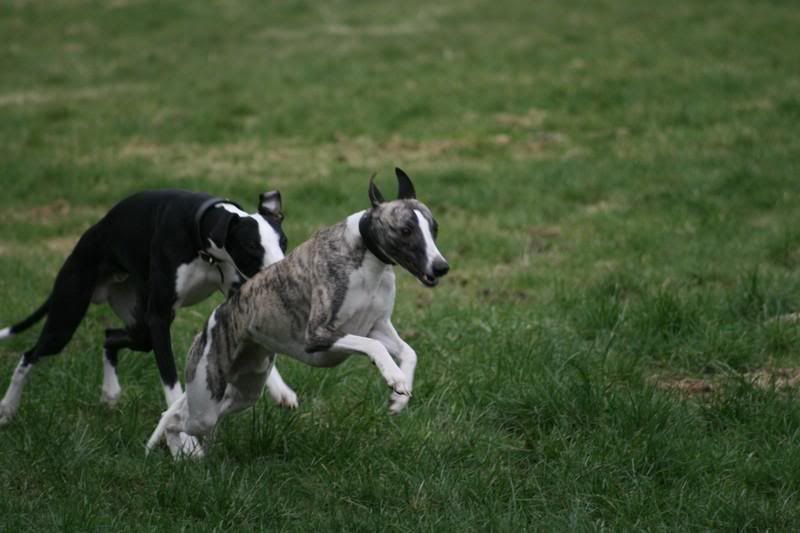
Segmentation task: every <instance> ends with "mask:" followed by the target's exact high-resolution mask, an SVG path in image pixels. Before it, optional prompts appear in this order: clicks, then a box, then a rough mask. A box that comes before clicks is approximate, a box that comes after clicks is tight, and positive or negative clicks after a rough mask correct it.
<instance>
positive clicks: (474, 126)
mask: <svg viewBox="0 0 800 533" xmlns="http://www.w3.org/2000/svg"><path fill="white" fill-rule="evenodd" d="M799 27H800V6H799V5H798V4H797V2H793V1H781V0H774V1H764V2H750V1H746V0H726V1H713V0H712V1H708V2H698V1H692V0H677V1H674V2H667V3H658V2H648V1H644V2H643V1H637V0H617V1H611V0H606V1H597V2H580V1H573V0H567V1H555V0H543V1H529V0H508V1H505V2H490V1H481V0H464V1H459V0H442V1H438V2H427V1H418V0H410V1H407V2H392V3H378V2H353V1H336V0H334V1H332V2H306V1H295V0H291V1H286V2H258V1H236V2H234V1H223V0H219V1H208V2H179V1H171V0H169V1H148V0H141V1H139V0H107V1H82V0H69V1H67V0H52V1H48V2H33V1H26V0H8V1H6V2H4V3H3V5H2V6H0V301H2V306H1V307H0V327H4V326H6V325H8V324H11V323H13V322H15V321H17V320H20V319H22V318H24V317H25V316H27V314H28V313H30V312H31V311H32V310H34V309H35V308H36V307H37V306H38V305H39V304H40V303H41V302H42V301H43V300H44V299H45V298H46V296H47V294H48V291H49V289H50V286H51V283H52V280H53V278H54V276H55V274H56V272H57V270H58V268H59V266H60V265H61V264H62V262H63V260H64V258H65V257H66V255H67V254H68V253H69V251H70V250H71V248H72V246H73V245H74V243H75V241H76V240H77V238H78V237H79V235H80V234H81V233H82V232H83V231H84V230H85V229H86V228H88V227H89V226H90V225H91V224H92V223H93V222H95V221H96V220H98V219H99V218H100V217H101V216H102V215H103V213H104V212H105V211H106V210H107V209H108V208H109V207H110V206H111V205H113V204H114V202H116V201H117V200H118V199H120V198H122V197H124V196H125V195H127V194H129V193H132V192H134V191H137V190H140V189H144V188H158V187H180V188H189V189H196V190H202V191H208V192H211V193H213V194H216V195H220V196H227V197H229V198H232V199H234V200H236V201H238V202H240V203H241V204H242V205H243V206H246V207H248V208H249V209H251V210H252V209H254V208H255V204H256V200H257V197H258V194H259V193H260V192H263V191H265V190H269V189H279V190H280V191H281V192H282V194H283V199H284V207H285V212H286V217H287V218H286V221H285V224H284V229H285V231H286V233H287V235H288V237H289V240H290V247H292V246H295V245H297V244H298V243H300V242H302V241H303V240H305V239H306V238H307V237H308V236H309V235H310V234H311V233H312V232H313V231H314V230H315V229H317V228H319V227H322V226H324V225H328V224H332V223H335V222H337V221H339V220H342V219H343V218H344V217H345V216H347V215H348V214H350V213H352V212H355V211H357V210H360V209H364V208H366V207H367V206H368V199H367V182H368V178H369V175H370V174H371V173H372V172H375V171H377V172H378V173H379V174H378V183H379V184H380V186H381V188H382V189H383V191H384V193H385V194H386V195H387V196H393V193H394V190H395V182H394V178H393V175H392V174H393V173H392V169H393V167H394V166H400V167H402V168H404V169H405V170H406V171H407V172H408V173H409V174H410V175H411V176H412V177H413V178H414V180H415V184H416V187H417V192H418V195H419V197H420V199H422V200H423V201H424V202H426V203H427V204H428V205H429V206H430V207H431V209H432V210H433V212H434V214H435V215H436V216H437V218H438V220H439V224H440V237H439V245H440V249H441V250H442V252H443V253H444V254H445V255H446V256H447V258H448V260H449V261H450V263H451V266H452V270H451V274H450V275H449V276H448V277H447V278H446V279H445V280H443V283H442V284H441V285H440V286H439V287H437V288H436V289H434V290H427V289H425V288H423V287H422V286H421V285H420V284H419V283H418V282H416V281H415V280H414V279H413V278H412V277H411V276H410V275H408V274H407V273H398V279H399V286H398V302H397V307H396V310H395V324H396V325H397V327H398V330H399V331H400V333H401V334H402V335H403V336H404V337H405V338H406V339H407V340H408V341H409V343H411V344H412V345H413V346H414V347H415V348H416V350H417V353H418V355H419V366H418V371H417V379H416V383H415V390H414V397H413V399H412V401H411V403H410V406H409V408H408V409H407V411H405V412H404V413H402V414H401V415H400V416H397V417H390V416H388V415H387V399H388V390H387V388H386V386H385V384H384V383H383V380H382V379H381V378H380V376H379V374H378V373H377V372H376V370H375V369H374V368H373V367H372V366H371V365H370V364H368V362H367V361H366V360H365V359H364V358H359V357H353V358H351V359H350V360H349V361H347V362H346V363H345V364H343V365H341V366H340V367H338V368H335V369H330V370H320V369H312V368H309V367H306V366H304V365H302V364H300V363H297V362H295V361H292V360H289V359H286V358H279V366H280V368H281V370H282V372H283V374H284V377H285V379H286V381H287V382H288V383H290V384H291V385H292V386H293V387H294V389H295V390H296V391H297V392H298V394H299V396H300V402H301V403H300V407H299V409H297V410H296V411H294V412H287V411H284V410H282V409H280V408H277V407H276V406H274V405H273V404H272V403H271V402H270V401H269V399H268V398H264V399H262V400H261V401H260V402H259V403H258V404H257V405H256V406H255V408H253V409H251V410H248V411H246V412H243V413H241V414H239V415H237V416H233V417H230V418H228V419H226V420H225V421H224V422H223V423H222V424H221V425H220V427H219V428H218V431H217V435H216V439H215V442H214V443H213V446H212V447H211V451H210V454H209V456H208V457H207V458H206V459H205V460H203V461H202V462H173V461H172V460H171V459H170V458H169V454H168V452H167V450H166V449H164V448H162V449H159V450H158V451H157V452H156V453H154V454H152V455H151V456H149V457H145V454H144V443H145V440H146V439H147V437H148V435H149V434H150V432H151V431H152V429H153V428H154V426H155V424H156V422H157V421H158V418H159V415H160V413H161V411H162V409H163V398H162V394H161V387H160V385H159V382H158V377H157V372H156V369H155V364H154V362H153V357H152V355H145V354H138V353H127V352H126V353H123V354H122V355H121V361H120V379H121V382H122V386H123V395H122V399H121V401H120V404H119V405H118V407H117V408H116V409H114V410H110V409H108V408H106V407H105V406H103V405H102V404H101V403H100V401H99V398H100V383H101V374H102V359H101V347H102V331H103V329H104V328H106V327H112V326H113V325H115V324H116V323H117V322H116V319H115V318H114V317H113V315H112V314H111V313H110V312H109V311H108V309H106V308H92V310H91V311H90V313H89V315H88V316H87V318H86V320H85V321H84V322H83V325H82V326H81V328H80V329H79V330H78V332H77V333H76V335H75V337H74V338H73V340H72V342H71V343H70V344H69V346H68V347H67V349H66V350H65V352H64V353H63V354H62V355H61V356H58V357H55V358H52V359H49V360H46V361H44V362H42V363H41V364H40V365H38V366H37V368H36V369H35V371H34V372H33V374H32V375H31V379H30V381H29V384H28V387H27V388H26V390H25V394H24V396H23V401H22V405H21V408H20V411H19V414H18V416H17V418H16V419H15V420H14V421H13V422H12V423H11V424H9V425H8V426H6V427H4V428H2V429H0V531H9V532H10V531H160V530H169V531H254V530H264V531H266V530H269V531H435V532H440V531H514V532H515V531H525V530H530V531H568V530H570V531H571V530H577V531H591V530H602V529H608V530H617V531H624V530H662V531H682V530H709V529H712V530H747V529H749V530H761V531H764V530H773V531H786V530H796V529H797V528H798V526H800V492H798V491H799V488H800V397H798V389H797V387H796V384H797V382H798V381H800V371H798V370H796V369H798V368H800V315H797V314H795V313H798V312H800V126H799V124H800V68H798V67H800V63H799V62H798V58H800V32H798V31H797V30H798V28H799ZM220 299H221V296H219V295H217V296H215V297H214V298H212V299H210V300H209V301H207V302H205V303H204V304H202V305H199V306H196V307H193V308H189V309H184V310H182V311H180V312H179V314H178V318H177V320H176V322H175V324H174V326H173V330H172V331H173V344H174V347H175V352H176V354H177V356H178V360H179V364H180V365H181V366H183V359H184V354H185V352H186V349H187V348H188V345H189V343H190V341H191V339H192V337H193V335H194V334H195V333H196V332H197V331H198V330H199V328H200V327H201V324H202V323H203V321H204V319H205V317H206V316H207V314H208V313H209V311H210V310H211V309H212V307H213V306H214V305H215V304H216V303H218V302H219V301H220ZM38 331H39V326H37V327H36V328H33V329H32V330H30V331H28V332H26V333H25V334H22V335H20V336H19V337H16V338H13V339H10V340H7V341H4V342H3V343H2V344H0V392H2V390H4V389H5V387H6V386H7V384H8V380H9V378H10V374H11V371H12V369H13V368H14V366H15V365H16V363H17V361H18V358H19V356H20V354H21V353H22V351H24V350H25V349H27V348H29V347H31V346H32V344H33V343H34V342H35V339H36V335H37V332H38Z"/></svg>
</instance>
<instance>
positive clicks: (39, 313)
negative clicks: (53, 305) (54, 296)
mask: <svg viewBox="0 0 800 533" xmlns="http://www.w3.org/2000/svg"><path fill="white" fill-rule="evenodd" d="M49 310H50V298H48V299H47V300H45V302H44V303H43V304H42V305H41V306H40V307H39V309H37V310H36V311H34V312H33V313H32V314H31V316H29V317H28V318H26V319H25V320H23V321H22V322H19V323H17V324H14V325H13V326H11V327H10V328H6V329H4V330H0V339H4V338H6V337H11V336H12V335H16V334H17V333H19V332H20V331H25V330H26V329H28V328H29V327H31V326H32V325H34V324H36V323H37V322H39V321H40V320H41V319H42V318H44V316H45V315H46V314H47V312H48V311H49Z"/></svg>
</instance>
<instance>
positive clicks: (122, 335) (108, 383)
mask: <svg viewBox="0 0 800 533" xmlns="http://www.w3.org/2000/svg"><path fill="white" fill-rule="evenodd" d="M138 333H139V334H138V335H134V336H132V335H131V333H130V330H124V329H107V330H106V337H105V342H104V343H103V392H102V394H101V396H100V400H101V401H102V402H103V403H105V404H106V405H108V406H109V407H113V406H114V405H115V404H116V403H117V401H118V400H119V396H120V394H121V393H122V387H120V384H119V378H118V377H117V360H118V354H119V351H120V350H121V349H123V348H129V349H131V350H136V351H141V352H148V351H150V342H149V339H147V335H146V332H142V331H139V332H138ZM134 337H135V338H134Z"/></svg>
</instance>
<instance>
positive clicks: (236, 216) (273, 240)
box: [209, 191, 287, 281]
mask: <svg viewBox="0 0 800 533" xmlns="http://www.w3.org/2000/svg"><path fill="white" fill-rule="evenodd" d="M281 209H282V202H281V195H280V193H279V192H278V191H270V192H267V193H263V194H261V195H260V197H259V204H258V211H257V212H256V213H254V214H248V213H246V212H244V211H243V210H241V209H239V208H238V207H235V206H233V205H232V204H220V205H218V206H217V208H216V209H214V211H216V212H217V216H216V219H217V221H216V223H215V225H214V226H213V228H212V229H211V232H210V234H209V237H210V238H211V241H212V242H213V245H214V246H212V248H214V247H216V248H217V250H218V251H217V252H213V251H212V255H214V256H215V257H218V256H219V255H220V253H219V252H222V251H223V249H224V252H226V253H227V255H228V256H230V258H231V259H232V260H233V263H234V264H235V265H236V268H237V269H238V270H239V272H241V274H243V275H244V276H246V277H247V278H250V277H253V276H254V275H255V274H257V273H258V272H259V271H260V270H261V269H263V268H265V267H267V266H269V265H271V264H272V263H275V262H277V261H280V260H281V259H283V257H284V254H285V252H286V246H287V240H286V235H285V234H284V233H283V227H282V222H283V212H282V210H281ZM242 281H244V280H242Z"/></svg>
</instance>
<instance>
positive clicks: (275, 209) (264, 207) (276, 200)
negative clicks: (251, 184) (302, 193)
mask: <svg viewBox="0 0 800 533" xmlns="http://www.w3.org/2000/svg"><path fill="white" fill-rule="evenodd" d="M282 209H283V202H281V193H280V191H269V192H265V193H261V194H260V195H259V197H258V212H259V214H260V215H261V216H263V217H264V218H268V219H272V220H277V221H278V222H280V221H281V220H283V210H282Z"/></svg>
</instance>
